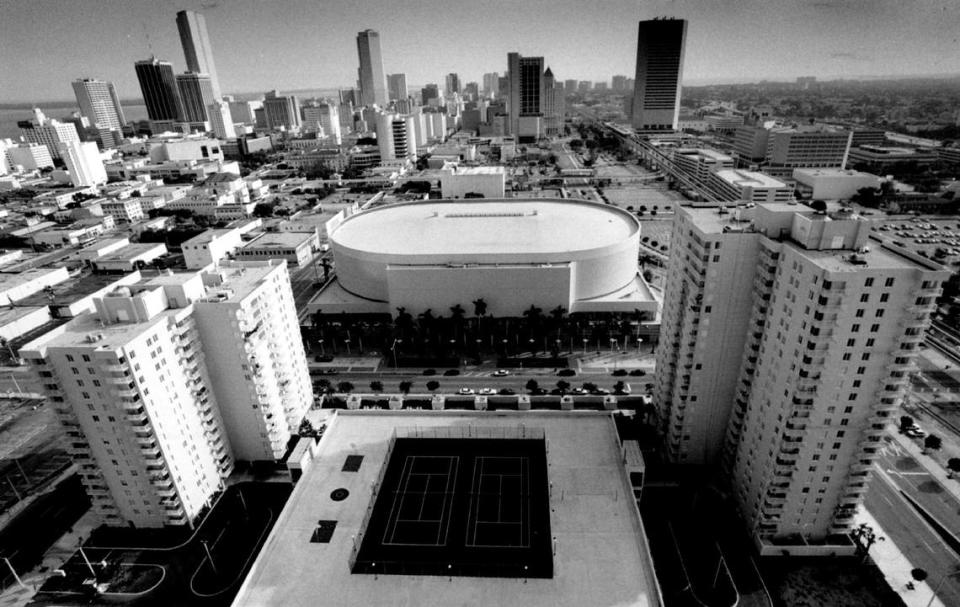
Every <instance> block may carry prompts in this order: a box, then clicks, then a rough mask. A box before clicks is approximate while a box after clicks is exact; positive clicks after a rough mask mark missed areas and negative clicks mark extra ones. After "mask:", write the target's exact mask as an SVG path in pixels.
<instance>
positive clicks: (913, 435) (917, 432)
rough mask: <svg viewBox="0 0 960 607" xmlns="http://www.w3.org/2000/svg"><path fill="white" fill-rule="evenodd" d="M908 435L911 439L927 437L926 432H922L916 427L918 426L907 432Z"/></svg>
mask: <svg viewBox="0 0 960 607" xmlns="http://www.w3.org/2000/svg"><path fill="white" fill-rule="evenodd" d="M906 434H907V436H909V437H910V438H923V437H924V436H926V435H927V433H926V432H924V431H923V430H921V429H920V428H918V427H916V426H914V427H913V428H910V429H909V430H907V432H906Z"/></svg>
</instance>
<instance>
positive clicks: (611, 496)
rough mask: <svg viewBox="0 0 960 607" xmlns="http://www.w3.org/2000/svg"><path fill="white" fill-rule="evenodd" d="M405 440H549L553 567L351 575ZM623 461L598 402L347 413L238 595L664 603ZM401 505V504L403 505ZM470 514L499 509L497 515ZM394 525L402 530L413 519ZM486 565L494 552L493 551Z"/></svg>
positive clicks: (346, 601)
mask: <svg viewBox="0 0 960 607" xmlns="http://www.w3.org/2000/svg"><path fill="white" fill-rule="evenodd" d="M400 438H415V439H422V440H436V439H440V440H443V439H455V440H454V441H453V442H454V443H460V444H463V443H467V442H468V441H470V440H472V439H478V440H481V441H487V440H491V439H492V440H494V441H495V440H506V441H508V442H510V441H513V440H516V439H524V440H523V441H521V442H526V440H527V439H532V440H534V441H537V440H545V441H546V447H547V448H546V451H545V453H546V463H547V476H548V483H549V485H548V486H549V490H548V493H549V495H548V501H549V533H550V536H551V537H550V543H551V551H552V552H553V556H552V559H553V571H552V572H551V574H550V575H551V577H532V576H531V577H529V578H524V577H516V578H509V577H492V576H491V577H478V576H468V575H456V574H452V575H450V576H448V575H419V574H409V575H408V574H394V573H366V572H365V573H351V564H352V562H353V561H354V560H355V556H356V554H357V553H356V550H357V548H358V547H359V544H360V543H362V541H363V536H364V532H365V530H366V529H367V528H368V527H367V521H368V520H374V519H375V517H376V516H377V515H376V513H373V514H372V517H371V512H370V509H371V508H372V506H373V504H374V502H375V501H376V500H377V497H376V496H377V495H379V496H381V499H382V496H383V495H384V493H382V491H381V488H382V489H383V491H389V486H388V483H389V479H384V477H383V474H384V471H385V466H387V465H388V459H389V455H390V453H391V451H390V450H391V446H393V448H396V447H395V445H396V444H397V443H396V442H395V439H400ZM445 461H446V462H447V463H446V464H445V465H446V466H447V467H446V468H444V470H442V471H441V473H440V476H439V477H438V480H437V481H436V482H437V483H439V482H440V480H442V478H450V476H449V475H448V474H447V472H445V471H446V470H449V469H451V468H450V466H451V464H450V461H449V460H445ZM622 461H623V455H622V453H621V449H620V444H619V441H618V438H617V435H616V429H615V427H614V424H613V420H612V419H611V417H610V416H609V414H605V413H600V412H577V413H572V412H559V411H558V412H544V413H516V412H511V413H504V414H494V413H477V412H467V411H437V412H426V413H412V412H389V411H340V412H338V413H337V414H336V415H335V416H333V418H332V419H331V420H330V421H329V423H328V425H327V430H326V432H325V433H324V435H323V438H322V439H321V440H320V443H319V445H318V453H317V455H316V458H315V459H314V460H313V463H312V464H311V466H310V467H309V468H308V469H307V471H306V472H305V473H304V475H303V476H302V477H301V478H300V480H299V481H298V483H297V486H296V488H295V489H294V492H293V494H292V495H291V497H290V499H289V501H288V502H287V505H286V507H285V508H284V510H283V512H282V513H281V514H280V516H279V518H278V520H277V523H276V525H275V526H274V528H273V530H272V531H271V533H270V536H269V537H268V538H267V541H266V542H265V544H264V547H263V548H262V549H261V551H260V554H259V555H258V556H257V559H256V561H255V562H254V564H253V567H252V568H251V571H250V573H249V575H248V576H247V579H246V580H245V581H244V583H243V586H242V587H241V588H240V591H239V593H238V595H237V597H236V599H235V600H234V603H233V604H234V605H235V606H237V607H242V606H254V605H257V606H260V605H287V606H301V605H303V606H307V605H309V606H311V607H312V606H324V607H326V606H343V607H347V606H349V607H354V606H356V605H364V606H376V605H390V606H394V607H397V606H399V607H403V606H410V607H412V606H418V607H432V606H441V605H442V606H447V605H524V606H525V607H540V606H543V607H566V606H574V605H576V606H578V607H580V606H583V605H610V606H614V605H616V606H628V605H629V606H653V605H659V604H660V596H659V595H660V592H659V587H658V585H657V582H656V578H655V576H654V573H653V563H652V561H651V558H650V556H649V550H648V548H647V541H646V534H645V533H644V531H643V525H642V523H641V521H640V517H639V514H638V513H637V509H636V502H635V501H634V499H633V495H632V490H631V488H630V486H629V484H628V480H627V477H626V474H625V473H624V471H623V467H622ZM434 463H436V462H434ZM500 463H501V464H505V462H500ZM431 470H432V468H431ZM410 472H413V470H412V469H410V470H408V477H409V476H410V474H409V473H410ZM428 472H429V471H428ZM507 472H509V471H507ZM426 473H427V472H424V474H426ZM460 473H461V474H467V475H468V477H467V480H465V481H463V482H467V483H470V482H474V480H475V479H474V478H473V477H472V472H469V471H467V472H464V471H460ZM499 473H504V474H506V473H505V472H504V471H503V470H500V471H499V472H498V474H499ZM387 474H389V472H387ZM431 474H432V472H431ZM445 475H446V476H445ZM381 480H382V482H383V484H381ZM415 480H416V482H420V481H421V480H425V481H426V482H427V483H428V484H429V483H431V482H434V481H433V480H430V479H415ZM411 482H413V481H411ZM477 482H483V481H479V480H478V481H477ZM375 487H376V489H375ZM498 487H499V485H498ZM498 490H499V489H498ZM397 508H398V510H397V511H398V512H399V511H400V510H402V509H403V508H406V506H403V505H398V506H397ZM478 508H479V506H478ZM497 512H498V513H497V516H500V517H501V518H502V519H504V522H506V521H505V519H506V518H510V517H509V516H507V514H505V513H504V511H503V510H502V509H499V510H498V511H497ZM473 514H474V513H471V514H470V516H471V517H473ZM488 514H489V516H488ZM407 518H411V519H417V520H422V521H423V522H424V523H425V527H426V526H429V525H428V524H426V523H428V521H427V520H426V519H430V517H429V516H426V515H421V514H420V513H419V512H418V513H416V516H414V515H413V514H411V515H410V516H409V517H404V520H405V521H406V520H407ZM473 518H476V519H487V518H491V519H492V514H491V513H487V514H482V515H480V514H478V515H477V517H473ZM441 520H443V519H442V516H441ZM470 520H473V519H470ZM388 522H392V519H391V521H388ZM475 522H477V521H475ZM483 522H484V523H486V522H487V521H486V520H484V521H483ZM490 522H492V520H491V521H490ZM407 526H408V527H409V523H408V524H407ZM433 526H434V527H435V526H436V524H433ZM394 531H395V532H397V533H400V534H401V535H403V534H405V533H406V532H407V531H409V529H406V528H405V529H401V530H399V531H398V530H397V529H394ZM425 531H426V529H425ZM513 531H516V532H517V533H519V534H520V535H519V536H517V537H519V538H520V539H522V538H523V537H525V536H524V535H523V532H522V529H520V528H511V529H507V528H506V527H504V528H502V529H500V530H499V532H498V533H497V534H491V536H490V538H493V537H494V535H496V536H497V537H501V536H504V537H505V536H506V535H511V537H513V535H515V534H512V532H513ZM508 532H510V533H508ZM397 533H394V534H393V536H396V535H397ZM393 536H389V535H388V537H387V539H389V538H390V537H393ZM435 536H436V534H435V533H434V537H435ZM465 537H466V536H465ZM490 538H487V539H490ZM401 539H405V538H401ZM467 539H468V540H469V539H470V538H469V537H467ZM478 539H480V538H478ZM501 539H502V538H501ZM514 539H516V538H514ZM511 541H512V540H511ZM361 550H362V549H361ZM371 562H372V561H371ZM489 564H490V565H491V566H496V565H497V562H496V561H495V560H493V559H490V560H489ZM381 566H382V564H381Z"/></svg>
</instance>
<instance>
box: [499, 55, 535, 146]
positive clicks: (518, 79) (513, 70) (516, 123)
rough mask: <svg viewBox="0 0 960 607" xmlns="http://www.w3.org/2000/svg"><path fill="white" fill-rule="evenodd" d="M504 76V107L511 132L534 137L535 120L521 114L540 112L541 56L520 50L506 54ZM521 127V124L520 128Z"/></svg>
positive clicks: (530, 114) (530, 116) (521, 136)
mask: <svg viewBox="0 0 960 607" xmlns="http://www.w3.org/2000/svg"><path fill="white" fill-rule="evenodd" d="M507 77H508V78H509V88H508V96H507V111H508V112H509V114H510V134H511V135H513V136H514V137H518V138H523V139H526V140H529V139H531V138H533V139H536V138H537V137H539V135H540V133H539V132H535V131H539V127H534V126H533V125H535V124H536V123H537V122H538V121H535V120H530V121H524V120H521V119H522V118H534V119H535V118H540V117H542V116H543V91H544V86H543V57H522V56H520V54H519V53H509V54H507ZM521 127H522V128H521Z"/></svg>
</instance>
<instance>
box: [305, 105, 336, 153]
mask: <svg viewBox="0 0 960 607" xmlns="http://www.w3.org/2000/svg"><path fill="white" fill-rule="evenodd" d="M301 111H302V115H303V124H302V126H303V127H304V128H305V129H310V130H321V129H322V130H323V133H324V135H326V136H327V137H331V138H332V139H333V140H334V141H335V142H336V143H337V145H339V144H340V140H341V131H340V110H339V108H338V106H337V105H336V104H335V103H330V102H327V101H321V102H319V103H318V102H316V101H314V102H313V103H311V104H309V105H305V106H303V108H302V109H301Z"/></svg>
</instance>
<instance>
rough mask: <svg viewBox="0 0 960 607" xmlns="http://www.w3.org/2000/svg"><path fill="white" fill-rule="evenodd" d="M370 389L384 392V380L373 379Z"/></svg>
mask: <svg viewBox="0 0 960 607" xmlns="http://www.w3.org/2000/svg"><path fill="white" fill-rule="evenodd" d="M370 390H371V391H373V392H377V393H380V392H383V382H382V381H380V380H376V379H375V380H373V381H372V382H370Z"/></svg>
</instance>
